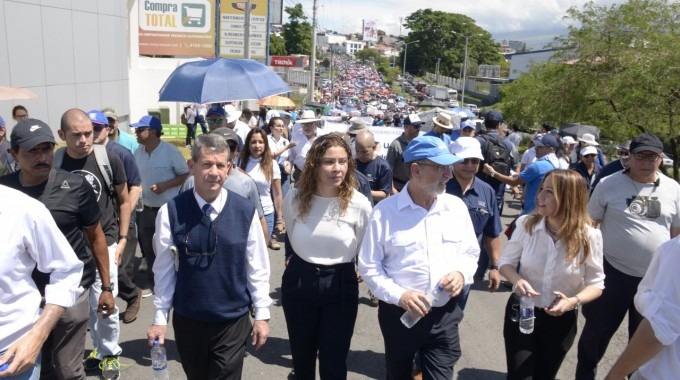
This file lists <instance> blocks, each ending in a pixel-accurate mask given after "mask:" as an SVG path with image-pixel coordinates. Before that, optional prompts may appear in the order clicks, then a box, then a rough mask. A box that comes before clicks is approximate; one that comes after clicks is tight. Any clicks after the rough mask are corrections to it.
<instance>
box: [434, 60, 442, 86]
mask: <svg viewBox="0 0 680 380" xmlns="http://www.w3.org/2000/svg"><path fill="white" fill-rule="evenodd" d="M441 61H442V59H441V58H437V68H436V70H435V72H436V78H437V79H435V80H436V83H435V84H439V64H440V63H441Z"/></svg>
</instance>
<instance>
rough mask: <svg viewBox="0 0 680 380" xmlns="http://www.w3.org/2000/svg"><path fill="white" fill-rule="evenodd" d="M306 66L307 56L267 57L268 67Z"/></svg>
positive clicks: (307, 63)
mask: <svg viewBox="0 0 680 380" xmlns="http://www.w3.org/2000/svg"><path fill="white" fill-rule="evenodd" d="M307 65H309V56H306V55H272V56H270V57H269V66H276V67H305V66H307Z"/></svg>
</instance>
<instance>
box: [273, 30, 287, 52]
mask: <svg viewBox="0 0 680 380" xmlns="http://www.w3.org/2000/svg"><path fill="white" fill-rule="evenodd" d="M269 54H270V55H286V54H288V53H287V52H286V41H285V40H284V39H283V37H281V36H277V35H276V34H272V35H270V36H269Z"/></svg>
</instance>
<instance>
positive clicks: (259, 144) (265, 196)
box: [239, 129, 285, 249]
mask: <svg viewBox="0 0 680 380" xmlns="http://www.w3.org/2000/svg"><path fill="white" fill-rule="evenodd" d="M244 146H245V148H244V149H243V152H241V157H240V161H239V167H240V168H241V169H243V170H244V171H245V172H246V173H248V175H250V177H252V178H253V180H255V184H256V185H257V190H258V191H259V192H260V203H262V209H263V210H264V218H265V220H266V221H267V237H268V238H269V248H271V249H281V245H280V244H279V243H278V242H277V241H276V240H274V239H272V238H271V236H272V232H273V228H274V227H276V230H277V232H278V231H283V229H284V228H285V223H284V221H283V218H282V217H281V215H282V214H281V203H282V202H283V196H282V195H281V172H280V171H279V165H278V164H277V163H276V161H274V159H273V158H272V155H271V150H270V149H269V140H268V139H267V135H266V134H265V133H264V131H263V130H261V129H251V130H250V132H248V135H247V136H246V142H245V143H244ZM274 212H276V214H277V215H278V218H277V219H276V222H274Z"/></svg>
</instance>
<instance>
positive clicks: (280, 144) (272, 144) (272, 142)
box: [267, 135, 290, 165]
mask: <svg viewBox="0 0 680 380" xmlns="http://www.w3.org/2000/svg"><path fill="white" fill-rule="evenodd" d="M267 138H268V139H269V150H270V151H272V152H277V151H279V150H281V149H283V148H285V147H287V146H288V144H289V143H290V142H289V141H288V139H286V138H285V137H283V136H281V137H279V141H276V139H275V138H274V136H273V135H269V136H267ZM289 153H290V152H288V149H286V150H284V151H283V153H281V154H279V156H278V157H276V162H278V163H279V165H283V164H285V163H286V161H287V160H288V154H289Z"/></svg>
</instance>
